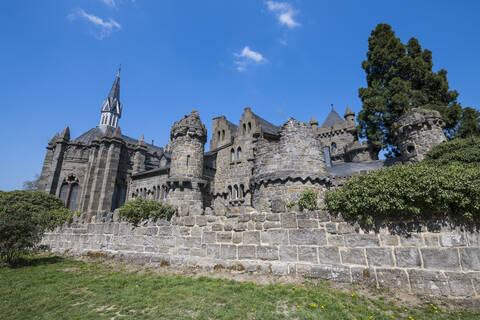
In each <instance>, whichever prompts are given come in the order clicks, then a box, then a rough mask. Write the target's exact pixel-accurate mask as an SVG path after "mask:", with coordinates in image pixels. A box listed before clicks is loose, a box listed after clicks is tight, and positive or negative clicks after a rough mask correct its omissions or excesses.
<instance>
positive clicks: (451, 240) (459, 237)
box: [440, 234, 467, 247]
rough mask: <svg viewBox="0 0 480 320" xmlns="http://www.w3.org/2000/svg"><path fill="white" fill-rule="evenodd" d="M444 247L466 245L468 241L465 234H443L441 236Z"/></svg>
mask: <svg viewBox="0 0 480 320" xmlns="http://www.w3.org/2000/svg"><path fill="white" fill-rule="evenodd" d="M440 243H441V245H442V247H459V246H466V245H467V241H466V239H465V237H464V235H463V234H443V235H441V236H440Z"/></svg>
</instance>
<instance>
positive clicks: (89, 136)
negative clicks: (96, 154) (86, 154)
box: [73, 127, 163, 156]
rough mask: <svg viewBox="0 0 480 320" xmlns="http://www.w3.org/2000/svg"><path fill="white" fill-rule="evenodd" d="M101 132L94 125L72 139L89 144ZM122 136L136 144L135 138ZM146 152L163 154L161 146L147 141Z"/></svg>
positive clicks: (126, 140) (99, 136)
mask: <svg viewBox="0 0 480 320" xmlns="http://www.w3.org/2000/svg"><path fill="white" fill-rule="evenodd" d="M103 134H104V133H103V131H102V130H101V129H100V128H99V127H94V128H92V129H90V130H88V131H87V132H85V133H84V134H82V135H80V136H79V137H78V138H76V139H75V140H73V141H74V142H81V143H85V144H90V143H92V141H93V139H95V137H98V138H101V137H103ZM122 138H123V140H124V141H125V142H127V143H130V144H137V143H138V140H137V139H134V138H131V137H129V136H125V135H122ZM147 152H149V153H154V152H156V153H157V154H158V155H159V156H160V155H162V154H163V148H162V147H158V146H154V145H152V144H150V143H147Z"/></svg>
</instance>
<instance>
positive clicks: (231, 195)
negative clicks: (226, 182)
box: [228, 186, 233, 199]
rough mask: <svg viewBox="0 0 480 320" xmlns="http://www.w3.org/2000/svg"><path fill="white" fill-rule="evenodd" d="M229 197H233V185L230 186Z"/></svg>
mask: <svg viewBox="0 0 480 320" xmlns="http://www.w3.org/2000/svg"><path fill="white" fill-rule="evenodd" d="M228 198H229V199H233V192H232V186H228Z"/></svg>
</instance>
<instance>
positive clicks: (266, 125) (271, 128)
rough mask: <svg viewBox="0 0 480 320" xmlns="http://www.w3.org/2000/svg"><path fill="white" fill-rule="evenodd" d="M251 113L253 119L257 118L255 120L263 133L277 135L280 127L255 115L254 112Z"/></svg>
mask: <svg viewBox="0 0 480 320" xmlns="http://www.w3.org/2000/svg"><path fill="white" fill-rule="evenodd" d="M253 115H254V117H255V119H257V122H258V123H259V124H260V127H261V128H262V131H263V132H264V133H268V134H273V135H276V136H278V131H279V129H280V128H279V127H277V126H276V125H274V124H273V123H270V122H268V121H267V120H265V119H263V118H261V117H260V116H257V115H256V114H255V113H253Z"/></svg>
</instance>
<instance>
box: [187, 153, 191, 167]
mask: <svg viewBox="0 0 480 320" xmlns="http://www.w3.org/2000/svg"><path fill="white" fill-rule="evenodd" d="M189 164H190V155H187V167H188V165H189Z"/></svg>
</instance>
